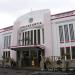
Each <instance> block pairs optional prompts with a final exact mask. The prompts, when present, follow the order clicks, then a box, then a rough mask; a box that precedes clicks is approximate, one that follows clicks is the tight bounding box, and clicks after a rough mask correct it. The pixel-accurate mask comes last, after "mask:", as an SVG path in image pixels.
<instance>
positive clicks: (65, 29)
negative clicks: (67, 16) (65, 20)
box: [64, 25, 69, 42]
mask: <svg viewBox="0 0 75 75" xmlns="http://www.w3.org/2000/svg"><path fill="white" fill-rule="evenodd" d="M64 33H65V42H69V33H68V25H64Z"/></svg>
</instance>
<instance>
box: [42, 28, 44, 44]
mask: <svg viewBox="0 0 75 75" xmlns="http://www.w3.org/2000/svg"><path fill="white" fill-rule="evenodd" d="M42 37H43V44H44V29H42Z"/></svg>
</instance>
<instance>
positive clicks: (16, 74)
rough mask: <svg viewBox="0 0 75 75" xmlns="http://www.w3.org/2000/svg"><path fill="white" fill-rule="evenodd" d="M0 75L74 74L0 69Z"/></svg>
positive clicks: (68, 74) (72, 74)
mask: <svg viewBox="0 0 75 75" xmlns="http://www.w3.org/2000/svg"><path fill="white" fill-rule="evenodd" d="M0 75H75V72H74V73H73V72H71V73H65V72H48V71H33V70H15V69H6V68H0Z"/></svg>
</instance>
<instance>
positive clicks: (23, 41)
mask: <svg viewBox="0 0 75 75" xmlns="http://www.w3.org/2000/svg"><path fill="white" fill-rule="evenodd" d="M22 46H24V32H23V33H22Z"/></svg>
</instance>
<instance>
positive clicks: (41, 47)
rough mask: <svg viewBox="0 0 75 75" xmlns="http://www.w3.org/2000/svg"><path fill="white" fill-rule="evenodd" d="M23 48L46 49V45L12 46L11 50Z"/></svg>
mask: <svg viewBox="0 0 75 75" xmlns="http://www.w3.org/2000/svg"><path fill="white" fill-rule="evenodd" d="M22 48H25V49H26V48H40V49H45V46H44V45H28V46H11V50H18V49H22Z"/></svg>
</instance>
